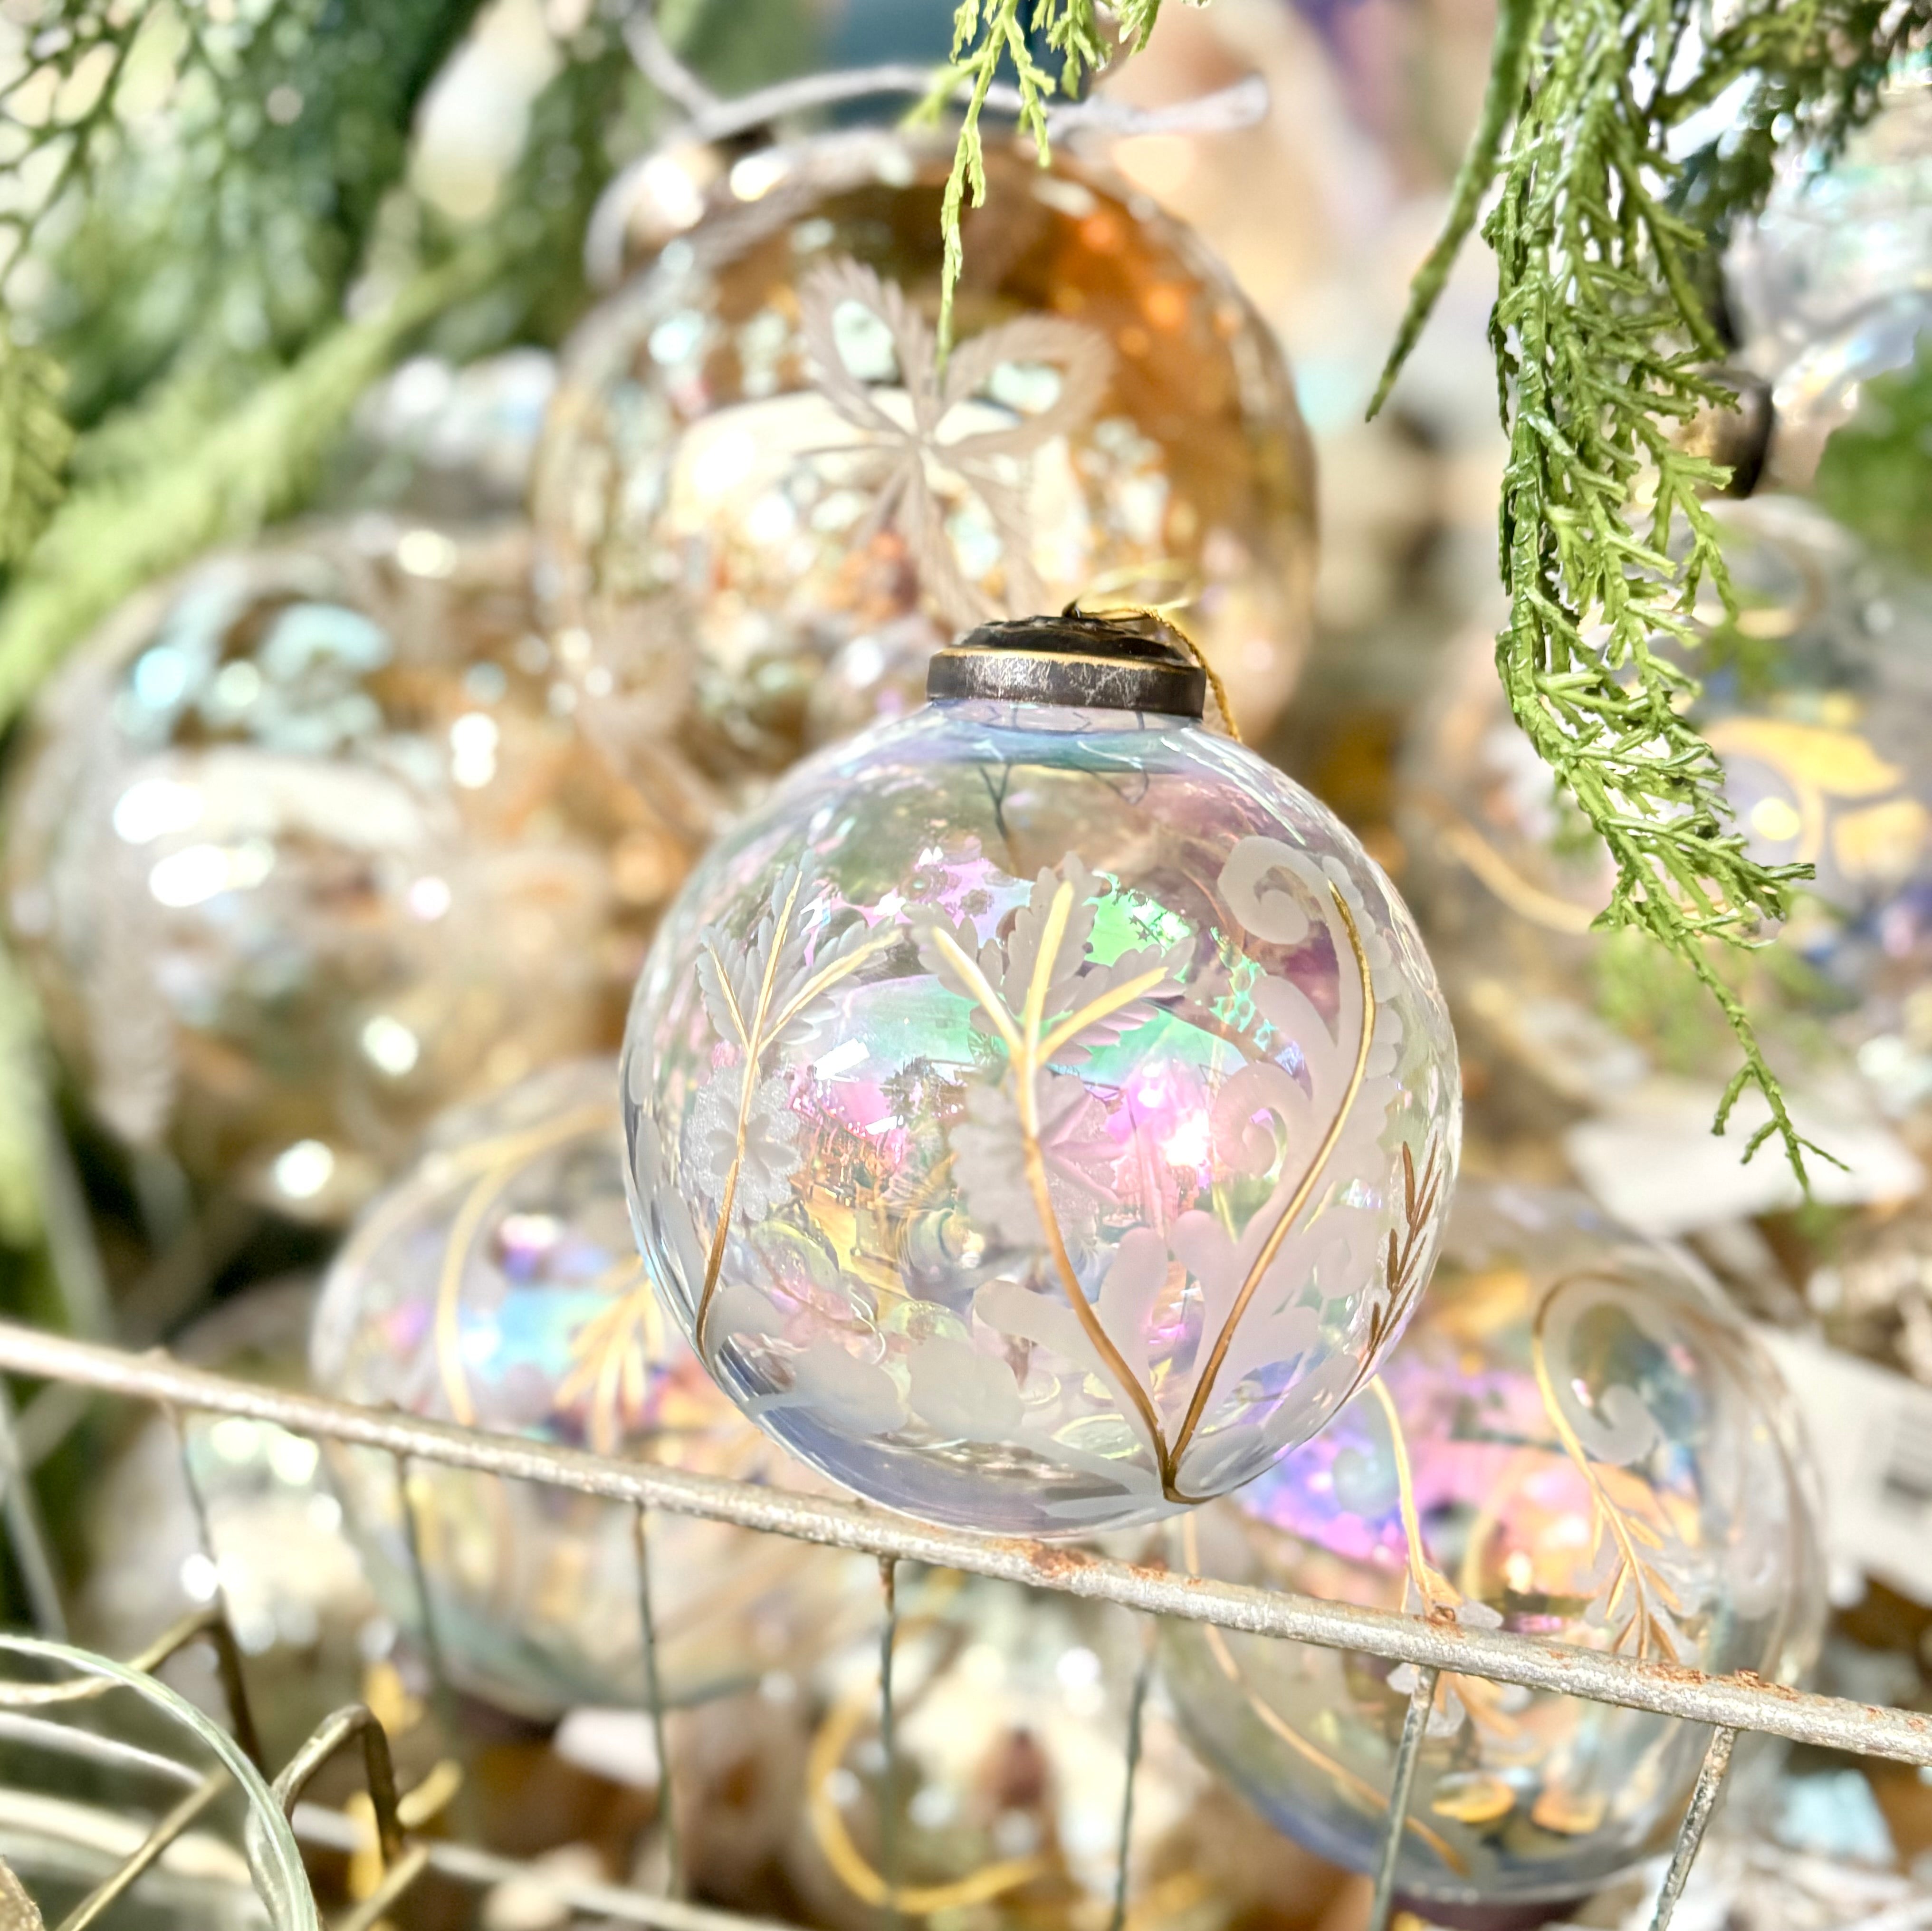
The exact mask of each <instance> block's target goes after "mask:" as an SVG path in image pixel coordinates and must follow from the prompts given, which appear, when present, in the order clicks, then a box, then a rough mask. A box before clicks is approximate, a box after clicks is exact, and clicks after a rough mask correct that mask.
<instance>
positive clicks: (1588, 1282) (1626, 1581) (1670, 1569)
mask: <svg viewBox="0 0 1932 1931" xmlns="http://www.w3.org/2000/svg"><path fill="white" fill-rule="evenodd" d="M1606 1304H1608V1305H1613V1306H1615V1307H1616V1308H1619V1310H1620V1311H1622V1313H1623V1314H1626V1315H1628V1317H1630V1318H1631V1320H1633V1321H1634V1322H1636V1323H1637V1325H1638V1326H1640V1327H1641V1328H1643V1330H1644V1331H1645V1332H1646V1334H1647V1335H1649V1336H1650V1337H1651V1338H1652V1339H1653V1340H1655V1341H1658V1342H1659V1343H1660V1344H1662V1345H1664V1346H1669V1345H1670V1344H1671V1343H1672V1342H1673V1341H1674V1340H1676V1338H1677V1337H1676V1336H1674V1335H1673V1334H1672V1333H1671V1332H1670V1323H1669V1322H1668V1320H1667V1319H1666V1318H1665V1317H1664V1316H1663V1314H1661V1312H1660V1311H1658V1310H1656V1309H1655V1308H1652V1307H1650V1306H1649V1305H1647V1304H1646V1302H1644V1301H1643V1299H1642V1297H1640V1296H1634V1295H1631V1294H1628V1293H1625V1292H1624V1291H1623V1288H1622V1281H1620V1279H1619V1278H1617V1277H1616V1276H1613V1275H1598V1274H1593V1273H1583V1274H1578V1275H1571V1276H1568V1277H1567V1278H1565V1279H1563V1280H1561V1281H1557V1282H1556V1284H1554V1285H1553V1287H1551V1288H1550V1290H1549V1291H1548V1293H1546V1294H1545V1295H1544V1297H1543V1299H1542V1301H1541V1303H1540V1304H1539V1305H1538V1308H1537V1311H1536V1316H1535V1320H1534V1321H1533V1322H1532V1324H1531V1329H1530V1359H1531V1363H1532V1366H1533V1367H1534V1368H1535V1373H1536V1379H1537V1385H1538V1389H1539V1391H1540V1392H1541V1395H1542V1397H1543V1405H1544V1411H1545V1413H1547V1415H1548V1416H1549V1418H1550V1422H1551V1425H1553V1427H1554V1428H1555V1429H1556V1434H1557V1438H1558V1440H1559V1441H1560V1442H1561V1443H1562V1446H1563V1449H1564V1452H1565V1454H1566V1455H1568V1457H1569V1458H1570V1461H1571V1464H1572V1465H1573V1466H1574V1467H1575V1468H1576V1469H1577V1472H1578V1473H1580V1475H1582V1476H1583V1479H1584V1480H1585V1482H1586V1483H1587V1484H1588V1485H1589V1489H1590V1493H1591V1496H1592V1500H1594V1502H1595V1505H1596V1538H1595V1543H1594V1545H1593V1548H1592V1553H1593V1555H1595V1557H1596V1558H1597V1560H1598V1563H1599V1564H1601V1569H1599V1571H1598V1573H1597V1574H1596V1575H1593V1577H1592V1579H1593V1580H1598V1579H1601V1580H1603V1581H1604V1587H1603V1588H1602V1590H1601V1591H1600V1593H1599V1594H1598V1597H1597V1599H1595V1601H1594V1602H1592V1603H1591V1605H1589V1609H1588V1610H1587V1611H1586V1621H1588V1622H1589V1623H1592V1625H1594V1626H1596V1627H1598V1628H1600V1629H1604V1631H1606V1632H1607V1635H1608V1638H1609V1642H1610V1647H1611V1648H1612V1649H1613V1650H1622V1649H1623V1648H1624V1647H1625V1646H1626V1645H1629V1646H1630V1647H1632V1648H1633V1649H1634V1653H1636V1654H1637V1655H1638V1656H1643V1657H1653V1658H1658V1659H1662V1660H1664V1661H1665V1662H1680V1661H1682V1659H1684V1657H1685V1656H1686V1655H1688V1654H1691V1653H1694V1646H1693V1645H1692V1644H1691V1643H1690V1641H1689V1640H1688V1638H1687V1636H1686V1635H1685V1631H1684V1629H1683V1627H1682V1623H1681V1621H1680V1620H1679V1619H1680V1618H1681V1617H1684V1616H1685V1615H1687V1614H1691V1613H1693V1612H1694V1610H1695V1609H1696V1608H1698V1607H1700V1606H1701V1605H1703V1604H1704V1603H1705V1602H1708V1601H1709V1599H1710V1598H1711V1596H1712V1594H1713V1593H1715V1578H1714V1576H1713V1575H1712V1573H1711V1558H1710V1557H1709V1555H1708V1554H1706V1553H1704V1552H1702V1551H1694V1550H1692V1549H1691V1548H1689V1547H1688V1545H1686V1544H1685V1542H1684V1541H1683V1539H1682V1537H1681V1536H1680V1535H1679V1533H1678V1531H1677V1529H1676V1525H1675V1523H1674V1522H1673V1519H1672V1517H1671V1515H1670V1511H1669V1510H1668V1509H1664V1508H1662V1507H1661V1506H1658V1504H1657V1501H1656V1498H1655V1491H1653V1490H1652V1487H1651V1485H1650V1482H1649V1480H1648V1479H1646V1477H1645V1476H1643V1474H1642V1473H1640V1470H1638V1468H1637V1464H1638V1463H1639V1462H1640V1461H1643V1460H1646V1459H1647V1458H1649V1455H1650V1454H1651V1453H1652V1451H1653V1450H1654V1449H1655V1448H1656V1447H1657V1446H1659V1445H1660V1444H1661V1441H1662V1440H1663V1434H1662V1431H1661V1428H1660V1427H1659V1425H1658V1421H1657V1419H1656V1417H1655V1415H1654V1414H1652V1413H1651V1411H1650V1410H1649V1408H1648V1407H1646V1404H1644V1403H1643V1401H1642V1399H1641V1398H1640V1397H1639V1395H1637V1391H1636V1390H1635V1389H1632V1388H1630V1387H1628V1386H1625V1385H1623V1384H1621V1383H1613V1385H1612V1386H1610V1388H1609V1389H1605V1390H1604V1391H1603V1392H1601V1394H1599V1395H1598V1396H1597V1398H1596V1399H1595V1402H1594V1403H1591V1402H1588V1401H1585V1400H1584V1398H1583V1394H1582V1392H1581V1391H1580V1390H1579V1389H1577V1386H1576V1385H1575V1381H1576V1377H1575V1376H1574V1374H1573V1373H1572V1371H1571V1368H1570V1366H1569V1363H1570V1362H1571V1359H1573V1356H1572V1354H1571V1339H1572V1337H1573V1335H1574V1332H1575V1329H1576V1326H1577V1323H1579V1322H1580V1320H1583V1317H1585V1315H1586V1314H1587V1313H1588V1312H1589V1311H1590V1310H1591V1309H1592V1308H1594V1307H1601V1306H1603V1305H1606ZM1613 1397H1614V1399H1613ZM1579 1422H1582V1423H1583V1426H1582V1427H1581V1428H1580V1426H1579ZM1592 1442H1594V1443H1595V1444H1596V1445H1597V1446H1600V1447H1601V1448H1603V1449H1605V1450H1607V1451H1608V1452H1607V1453H1606V1454H1604V1455H1601V1456H1599V1455H1598V1454H1597V1453H1596V1452H1595V1449H1593V1447H1592V1446H1591V1443H1592ZM1626 1495H1628V1496H1630V1497H1631V1498H1632V1500H1638V1498H1640V1506H1631V1503H1627V1502H1626V1500H1625V1496H1626Z"/></svg>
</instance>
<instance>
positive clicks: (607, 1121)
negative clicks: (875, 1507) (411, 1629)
mask: <svg viewBox="0 0 1932 1931" xmlns="http://www.w3.org/2000/svg"><path fill="white" fill-rule="evenodd" d="M622 1162H623V1141H622V1135H621V1132H620V1130H619V1125H618V1117H617V1104H616V1067H615V1065H614V1064H613V1062H610V1061H609V1060H594V1061H584V1062H575V1063H573V1064H570V1065H561V1066H557V1067H553V1068H550V1069H549V1070H547V1071H545V1072H544V1073H541V1074H538V1075H536V1076H535V1077H533V1078H532V1079H531V1080H527V1081H526V1082H524V1083H523V1084H522V1085H520V1086H517V1087H515V1088H513V1089H511V1091H510V1092H507V1093H505V1094H502V1095H499V1096H498V1097H497V1098H495V1099H493V1101H490V1102H488V1103H487V1104H485V1105H484V1106H483V1107H480V1108H476V1109H471V1110H459V1111H458V1112H457V1113H452V1114H451V1115H450V1116H447V1117H446V1119H443V1121H441V1122H439V1123H438V1125H437V1127H436V1128H435V1129H434V1131H433V1133H432V1134H431V1142H430V1146H429V1149H428V1151H427V1152H425V1155H424V1156H423V1158H422V1161H420V1162H419V1164H418V1165H417V1166H416V1167H414V1168H413V1170H411V1171H410V1173H409V1174H408V1175H407V1176H406V1177H405V1178H404V1179H403V1180H402V1181H401V1182H399V1183H398V1185H396V1186H395V1187H394V1188H391V1189H390V1190H389V1191H388V1192H386V1193H385V1194H383V1195H381V1196H380V1197H379V1198H377V1200H374V1202H372V1203H371V1205H370V1206H369V1207H368V1210H367V1211H366V1212H365V1214H364V1215H363V1217H362V1219H361V1220H360V1221H359V1222H358V1223H357V1224H356V1227H355V1229H354V1230H353V1232H352V1233H351V1234H350V1237H349V1239H348V1240H347V1242H346V1243H345V1245H344V1247H343V1248H342V1250H341V1253H340V1254H338V1257H337V1258H336V1260H335V1263H334V1265H333V1266H332V1267H331V1269H330V1270H329V1277H328V1280H327V1281H326V1284H325V1288H324V1292H323V1300H322V1304H321V1305H320V1308H319V1309H318V1311H317V1317H316V1325H315V1332H314V1341H313V1345H312V1350H311V1356H312V1361H313V1365H314V1375H315V1380H316V1383H317V1386H318V1387H319V1388H320V1389H322V1390H323V1392H326V1393H329V1394H332V1395H336V1396H338V1397H339V1398H343V1399H345V1400H348V1401H362V1402H366V1403H369V1404H372V1405H377V1406H384V1405H393V1406H395V1407H398V1408H400V1409H401V1410H404V1412H405V1413H410V1414H415V1415H425V1416H431V1417H434V1419H437V1420H440V1421H451V1422H459V1423H460V1424H462V1425H463V1426H465V1427H469V1428H485V1429H493V1430H496V1431H499V1432H501V1433H525V1434H536V1435H538V1436H541V1437H543V1438H544V1439H546V1440H551V1441H560V1442H565V1443H570V1444H571V1445H573V1446H579V1447H584V1448H589V1449H594V1450H595V1451H596V1452H598V1453H600V1454H604V1455H636V1456H637V1457H639V1458H642V1459H645V1460H649V1461H661V1462H664V1463H666V1464H669V1465H670V1466H673V1467H679V1468H684V1469H689V1470H697V1471H698V1472H700V1473H706V1474H712V1475H721V1476H731V1477H733V1479H737V1480H739V1481H747V1482H777V1483H780V1484H782V1485H787V1486H799V1485H803V1484H804V1483H805V1482H807V1481H808V1478H807V1477H806V1476H805V1471H804V1470H802V1469H799V1468H797V1467H796V1466H795V1465H794V1464H790V1463H789V1462H788V1461H787V1458H785V1457H784V1456H783V1455H780V1454H779V1453H778V1452H777V1451H776V1450H775V1449H773V1448H772V1446H771V1445H770V1444H769V1443H768V1442H767V1441H766V1440H765V1438H764V1437H763V1436H762V1435H760V1434H759V1433H758V1432H757V1430H755V1429H754V1428H751V1426H750V1425H748V1423H747V1422H745V1421H744V1420H743V1419H742V1417H740V1416H739V1414H738V1413H737V1412H736V1410H735V1409H733V1407H732V1406H731V1405H730V1403H729V1402H727V1401H726V1400H725V1399H724V1397H723V1396H722V1395H720V1394H719V1393H718V1390H717V1389H716V1388H715V1387H714V1386H712V1382H711V1380H710V1378H709V1377H708V1376H707V1375H706V1373H705V1372H704V1370H703V1368H702V1367H701V1366H700V1365H699V1363H698V1362H697V1359H696V1357H695V1356H694V1355H693V1354H692V1353H691V1352H690V1350H688V1348H686V1347H685V1346H684V1345H683V1344H682V1341H680V1340H679V1339H678V1338H676V1336H675V1335H670V1334H667V1333H666V1332H665V1331H664V1326H663V1324H662V1320H661V1316H660V1314H659V1313H658V1308H657V1305H656V1302H655V1299H654V1297H653V1296H652V1293H651V1290H650V1289H649V1286H648V1284H646V1281H645V1280H644V1278H643V1272H642V1270H641V1269H640V1267H639V1266H638V1264H637V1254H636V1250H635V1248H634V1245H633V1242H632V1240H631V1233H630V1227H629V1221H628V1214H627V1210H626V1208H625V1200H624V1185H623V1179H622ZM331 1463H332V1467H334V1469H335V1473H336V1476H337V1479H338V1484H339V1486H340V1488H341V1493H342V1495H343V1497H344V1501H345V1503H347V1508H348V1511H349V1518H350V1526H351V1528H352V1530H353V1532H354V1533H355V1535H356V1538H357V1539H358V1541H359V1544H360V1545H361V1547H362V1551H363V1552H364V1554H365V1557H366V1558H367V1560H368V1563H369V1566H370V1569H371V1576H372V1578H373V1580H374V1583H375V1584H376V1587H377V1590H378V1592H379V1593H380V1595H381V1596H382V1598H383V1601H384V1602H386V1604H387V1605H388V1606H389V1608H390V1611H391V1613H392V1614H393V1615H395V1617H396V1618H397V1619H398V1620H399V1621H401V1622H403V1623H407V1624H408V1625H410V1626H419V1624H420V1623H421V1619H422V1603H421V1602H420V1601H419V1599H417V1596H416V1584H415V1581H414V1578H413V1575H412V1574H411V1566H412V1565H411V1557H410V1547H409V1544H410V1533H411V1529H410V1524H407V1522H406V1521H405V1520H404V1515H403V1512H402V1510H403V1506H404V1504H403V1497H402V1491H401V1488H400V1487H399V1485H398V1471H397V1470H396V1468H395V1465H394V1464H393V1463H392V1461H390V1460H389V1458H387V1457H386V1456H383V1455H378V1454H376V1453H375V1452H371V1451H365V1450H359V1449H341V1450H338V1451H335V1452H333V1453H332V1456H331ZM408 1492H409V1498H410V1505H409V1506H410V1509H411V1510H412V1512H413V1517H414V1523H413V1533H414V1536H415V1537H416V1541H417V1543H418V1545H419V1548H420V1551H421V1557H422V1567H423V1572H424V1575H425V1580H426V1584H427V1587H428V1591H429V1594H430V1598H431V1613H432V1615H433V1617H434V1624H435V1634H436V1641H437V1648H438V1650H439V1651H440V1654H441V1656H442V1659H443V1662H444V1664H445V1665H446V1668H447V1669H448V1671H449V1674H450V1676H451V1677H452V1680H454V1681H455V1682H456V1683H458V1685H459V1686H461V1687H462V1688H463V1689H466V1690H469V1692H472V1694H474V1695H477V1696H479V1697H481V1698H484V1700H485V1701H490V1702H494V1703H496V1704H500V1705H502V1707H505V1709H508V1710H513V1711H517V1712H520V1713H525V1714H529V1715H532V1716H551V1715H554V1714H556V1713H557V1712H558V1711H559V1710H561V1709H562V1708H563V1707H565V1706H567V1705H568V1704H571V1703H586V1704H623V1703H637V1702H641V1701H643V1700H644V1698H645V1696H646V1682H645V1677H644V1670H645V1661H644V1656H643V1648H642V1643H641V1623H640V1609H639V1592H640V1569H639V1556H638V1548H637V1528H636V1521H635V1515H634V1512H633V1511H632V1510H631V1509H626V1508H624V1507H622V1506H618V1505H616V1504H614V1503H605V1502H601V1501H598V1500H595V1499H593V1498H592V1497H586V1496H580V1495H574V1494H569V1493H568V1492H567V1491H562V1490H559V1489H553V1488H539V1487H538V1486H536V1485H532V1484H527V1483H518V1482H509V1481H505V1480H502V1479H499V1478H497V1477H496V1476H486V1475H480V1474H476V1473H472V1472H470V1471H469V1470H461V1469H452V1468H446V1467H432V1466H431V1465H430V1464H416V1466H415V1467H413V1468H412V1469H411V1470H410V1471H409V1474H408ZM649 1566H650V1575H651V1587H652V1603H653V1605H654V1611H655V1629H656V1637H657V1652H658V1673H659V1677H660V1680H661V1683H662V1686H663V1689H664V1694H665V1695H666V1696H667V1698H672V1699H674V1700H677V1701H688V1700H690V1699H692V1698H697V1697H701V1696H704V1695H712V1694H715V1693H716V1692H718V1691H719V1690H720V1689H724V1688H726V1687H729V1686H733V1685H737V1684H742V1683H745V1682H746V1681H751V1682H755V1681H756V1680H757V1678H758V1677H760V1674H763V1672H764V1671H767V1670H769V1669H772V1668H789V1667H793V1666H796V1664H797V1662H798V1661H799V1658H800V1657H801V1656H808V1655H809V1654H810V1653H811V1647H812V1645H813V1644H816V1643H820V1642H827V1641H832V1640H834V1639H835V1637H836V1635H837V1634H838V1629H839V1626H840V1623H839V1618H840V1617H841V1614H844V1612H845V1611H846V1609H847V1608H848V1607H849V1606H850V1605H851V1603H852V1602H853V1600H854V1599H853V1597H852V1596H850V1593H849V1592H850V1590H851V1587H852V1577H853V1572H854V1571H855V1569H856V1572H857V1573H858V1574H859V1575H860V1576H861V1578H862V1586H861V1587H860V1588H859V1592H858V1594H857V1596H856V1602H858V1603H859V1604H860V1605H862V1612H861V1613H862V1614H864V1615H865V1616H866V1617H868V1619H869V1618H870V1617H871V1616H873V1615H874V1614H875V1613H876V1609H877V1580H876V1578H875V1576H874V1574H873V1571H872V1566H871V1564H870V1563H865V1562H863V1561H856V1560H855V1563H846V1562H844V1561H842V1560H841V1559H839V1558H838V1557H832V1556H829V1555H826V1554H821V1553H820V1552H817V1551H813V1550H811V1549H809V1548H807V1547H806V1546H805V1545H802V1544H798V1543H793V1542H789V1541H787V1540H785V1539H781V1538H779V1537H777V1536H760V1535H755V1534H753V1533H751V1532H750V1531H748V1530H738V1529H733V1528H729V1527H725V1526H724V1525H723V1524H719V1523H715V1522H712V1521H704V1520H701V1519H691V1518H684V1517H679V1516H661V1517H658V1518H654V1519H653V1521H652V1525H651V1533H650V1555H649Z"/></svg>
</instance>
